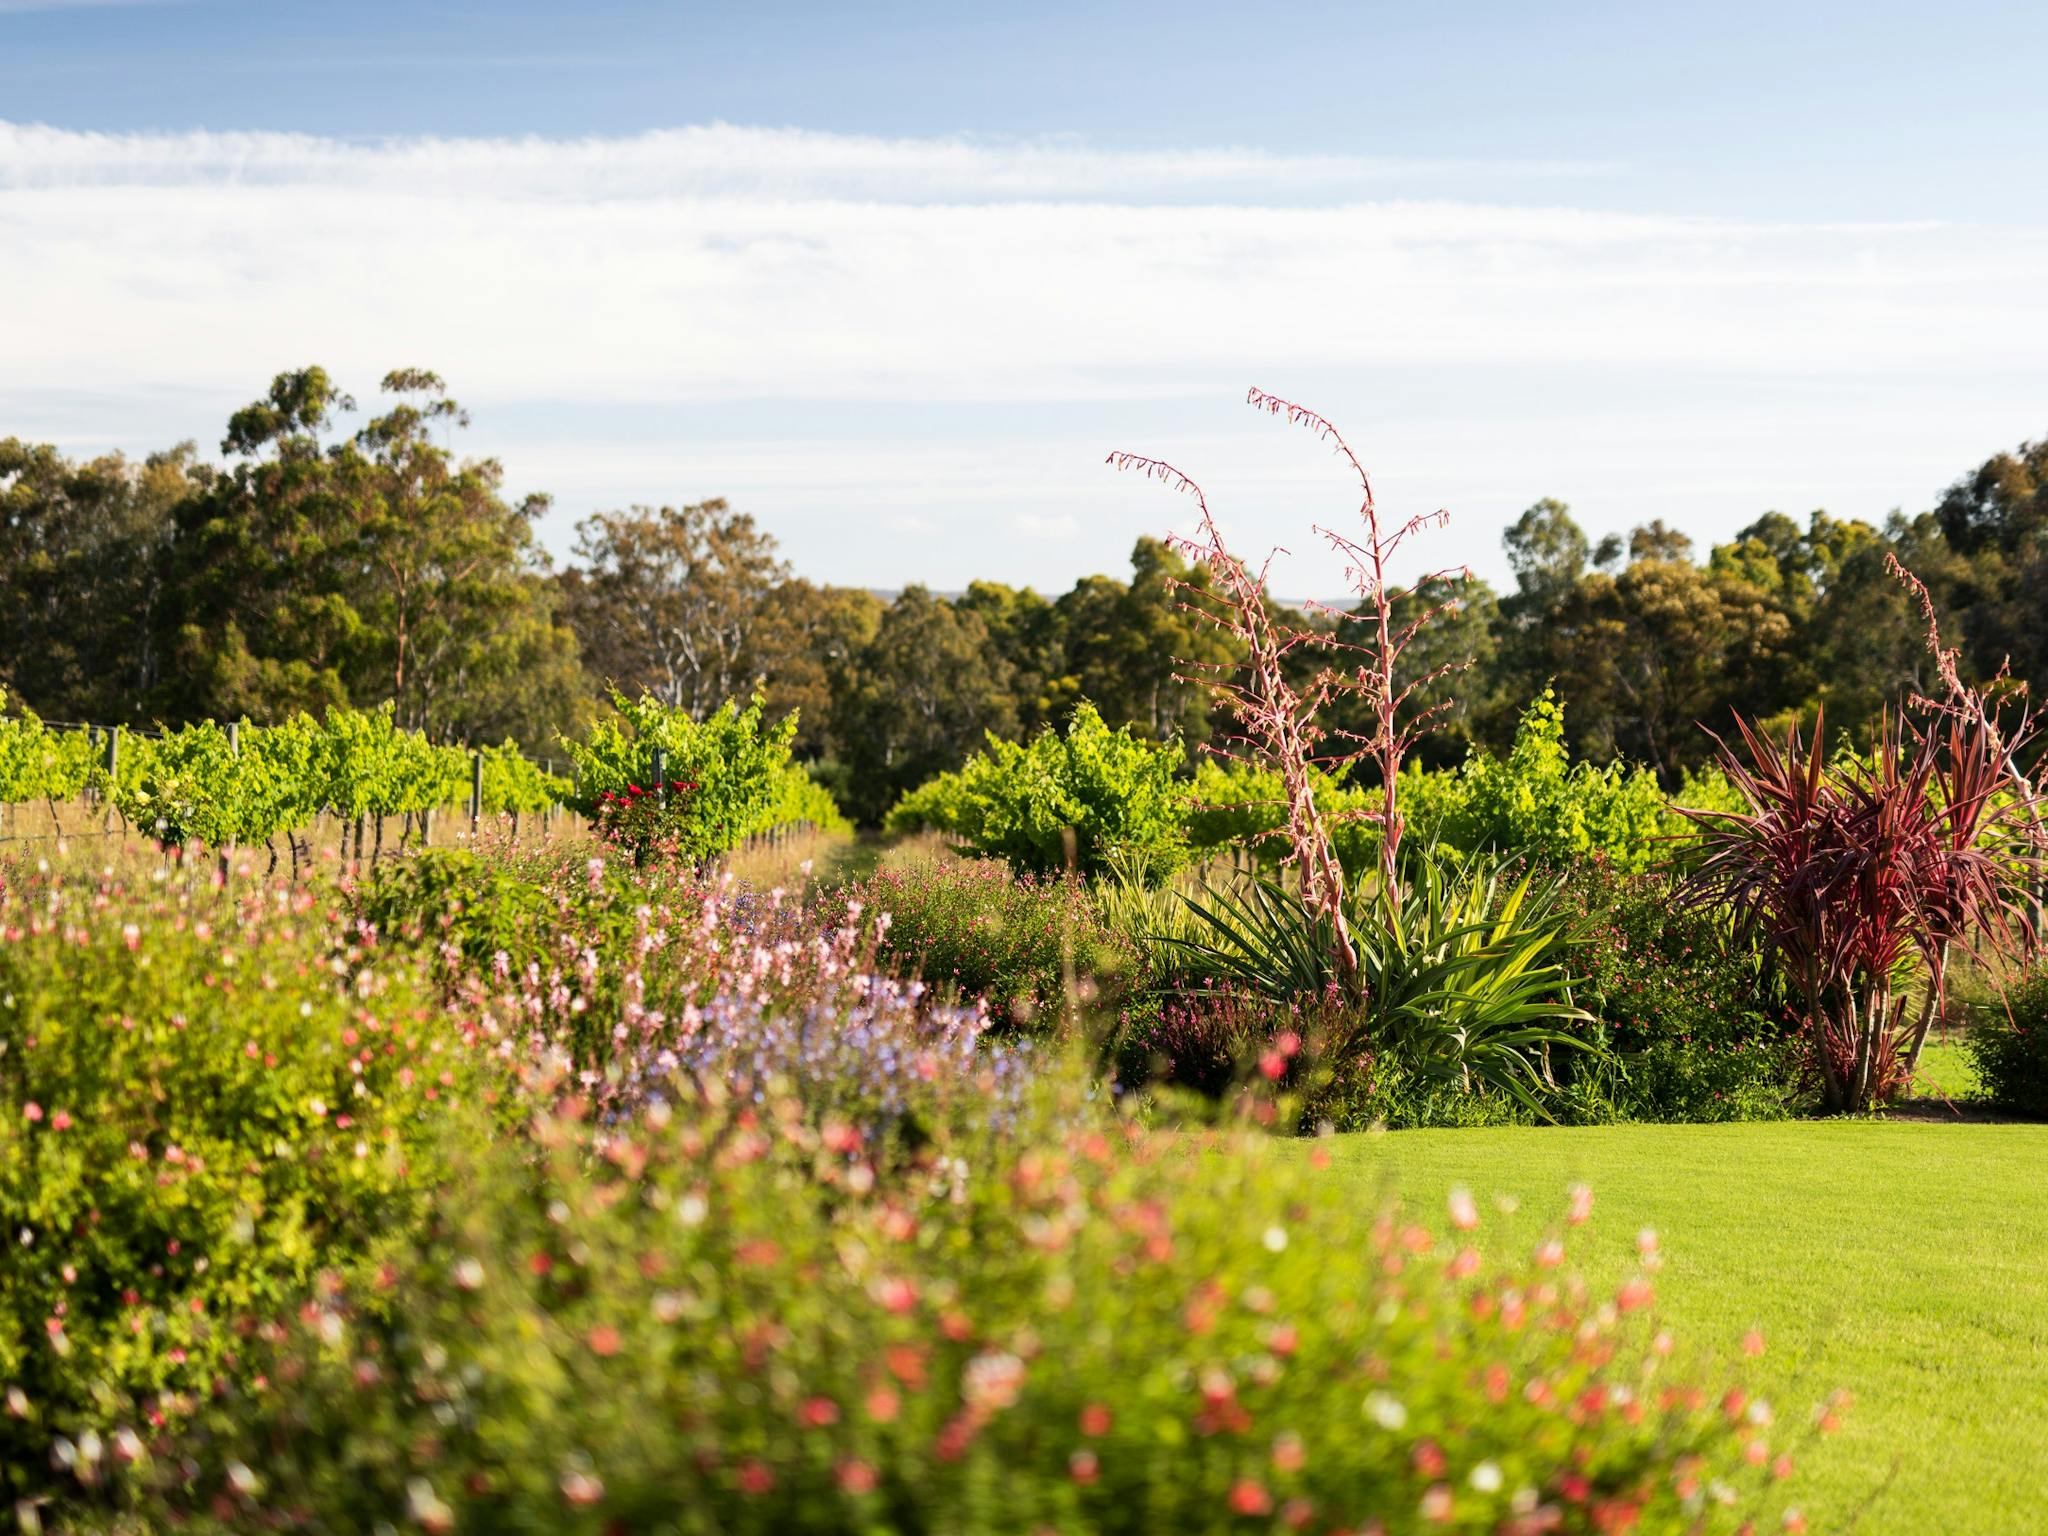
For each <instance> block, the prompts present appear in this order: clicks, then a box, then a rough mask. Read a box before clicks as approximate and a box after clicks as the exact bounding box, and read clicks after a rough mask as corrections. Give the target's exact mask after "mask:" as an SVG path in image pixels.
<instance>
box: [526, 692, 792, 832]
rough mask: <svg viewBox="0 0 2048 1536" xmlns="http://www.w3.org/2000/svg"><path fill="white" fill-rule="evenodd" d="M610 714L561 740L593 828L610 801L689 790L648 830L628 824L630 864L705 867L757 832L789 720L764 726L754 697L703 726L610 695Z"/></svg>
mask: <svg viewBox="0 0 2048 1536" xmlns="http://www.w3.org/2000/svg"><path fill="white" fill-rule="evenodd" d="M612 706H613V708H614V709H615V710H616V711H617V718H615V719H605V720H600V721H598V722H597V723H595V724H594V725H592V726H591V728H590V731H589V734H588V739H587V740H585V741H580V742H578V741H571V740H569V739H568V738H566V737H564V738H563V745H564V746H565V747H566V748H567V750H568V752H569V754H570V756H571V757H573V758H574V759H575V762H576V766H577V769H578V789H577V794H576V799H575V800H574V802H573V803H574V804H575V806H576V808H577V809H578V810H579V811H581V812H582V813H583V814H584V815H585V816H588V817H589V818H591V819H592V820H593V821H595V820H598V819H599V815H600V812H601V810H602V809H603V807H604V806H605V804H606V803H607V798H606V797H608V796H609V797H613V799H614V801H615V802H616V800H617V799H619V798H621V797H625V798H639V797H640V795H641V794H643V793H644V792H648V791H651V790H653V789H654V787H655V786H656V783H657V780H660V781H661V782H663V783H676V784H682V785H686V786H688V788H687V790H686V791H685V792H683V793H678V794H673V795H669V796H667V797H665V798H664V799H663V800H662V801H661V802H660V804H661V806H662V814H661V815H660V816H658V817H656V818H654V819H653V820H652V822H651V823H650V824H648V825H647V826H645V827H641V826H640V825H639V824H638V823H637V822H636V823H635V828H634V831H633V833H632V836H633V841H631V842H630V843H629V845H628V846H629V848H630V850H631V852H632V853H633V854H634V856H635V857H636V858H645V857H647V856H648V855H649V854H653V853H657V852H659V853H662V854H664V855H666V856H669V857H673V858H678V859H682V860H686V861H690V862H702V861H704V860H707V859H710V858H713V857H715V856H716V855H718V854H721V853H724V852H726V851H727V850H728V849H730V848H732V847H733V846H734V845H735V844H736V843H738V842H739V840H740V839H741V838H743V837H745V836H746V835H747V834H748V833H749V832H752V831H754V830H756V829H757V828H758V827H760V826H761V825H763V821H762V818H763V817H764V816H765V815H767V814H768V812H769V810H770V808H771V807H772V806H773V805H774V804H775V800H776V796H777V794H778V792H779V791H780V787H781V776H782V773H783V770H784V767H785V765H786V764H787V763H788V761H789V744H790V741H791V739H792V738H793V737H794V736H795V735H796V716H795V715H794V714H792V715H790V716H789V717H788V718H787V719H785V720H783V722H782V723H781V724H780V725H776V726H769V725H766V724H764V723H763V719H762V711H763V709H764V708H765V705H764V702H763V700H762V699H761V698H760V696H759V695H758V694H757V695H756V696H755V697H754V699H753V701H752V702H751V703H749V704H748V705H747V707H746V708H745V709H742V708H740V707H739V705H738V704H737V703H734V702H732V701H730V700H728V701H727V702H726V703H724V704H722V705H720V706H719V708H718V709H717V711H716V712H715V713H713V714H712V715H710V716H709V717H708V718H706V719H704V720H701V721H699V720H692V719H691V718H690V716H689V714H688V713H687V712H685V711H684V710H681V709H676V708H673V707H671V706H669V705H667V704H664V703H662V702H661V701H660V700H659V699H657V698H655V697H654V696H653V695H652V694H643V695H641V696H640V697H639V698H638V699H630V698H628V697H626V696H625V695H624V694H622V693H618V692H614V693H613V694H612ZM657 758H659V760H660V767H661V773H659V774H657V772H656V766H657Z"/></svg>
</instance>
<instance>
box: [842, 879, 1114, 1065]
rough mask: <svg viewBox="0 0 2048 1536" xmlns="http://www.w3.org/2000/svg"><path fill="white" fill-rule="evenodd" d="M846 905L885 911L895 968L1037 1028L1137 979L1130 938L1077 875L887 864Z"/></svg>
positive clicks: (1110, 999) (884, 944) (884, 958)
mask: <svg viewBox="0 0 2048 1536" xmlns="http://www.w3.org/2000/svg"><path fill="white" fill-rule="evenodd" d="M839 901H840V903H841V905H840V906H839V907H838V908H836V909H834V908H829V907H828V909H827V918H828V920H836V919H835V917H834V913H835V910H836V911H837V912H843V911H844V903H846V902H854V903H858V904H859V905H860V906H862V907H864V908H865V909H866V910H867V911H868V912H869V913H870V914H885V915H886V916H887V917H888V919H889V924H888V927H887V928H886V929H885V930H883V931H882V932H881V933H880V934H879V935H878V938H877V959H878V960H879V961H880V962H881V963H882V964H883V965H885V966H886V967H887V968H889V969H890V970H892V971H895V972H897V973H899V974H903V975H909V976H916V977H918V978H920V979H922V980H923V981H925V982H927V983H929V984H930V985H932V986H935V987H941V988H951V989H956V990H957V991H958V992H959V993H960V994H961V995H962V996H963V997H970V998H980V999H982V1000H983V1001H985V1002H986V1003H987V1005H988V1009H989V1012H990V1013H991V1015H992V1016H993V1017H995V1018H996V1019H997V1020H999V1021H1005V1020H1006V1021H1010V1022H1014V1023H1017V1024H1022V1025H1028V1024H1032V1023H1033V1022H1034V1021H1038V1022H1039V1023H1040V1024H1041V1026H1042V1025H1043V1024H1045V1023H1048V1022H1050V1021H1052V1020H1055V1019H1057V1018H1059V1017H1060V1016H1061V1013H1062V1010H1063V1009H1064V1007H1065V1004H1066V1000H1067V986H1068V983H1069V981H1070V980H1071V981H1072V982H1073V983H1074V985H1075V986H1076V988H1077V994H1078V996H1077V1000H1078V1001H1081V1002H1085V1003H1091V1004H1093V1003H1098V1002H1099V1003H1102V1004H1103V1005H1104V1006H1107V1007H1113V1006H1115V1005H1116V1004H1117V1003H1118V1002H1119V1001H1120V1000H1121V999H1122V998H1123V997H1125V996H1126V995H1127V994H1128V993H1129V992H1130V991H1131V990H1132V989H1133V988H1135V987H1136V986H1138V985H1139V984H1140V983H1141V982H1142V979H1143V971H1144V962H1143V959H1142V956H1141V955H1140V953H1139V951H1138V947H1137V944H1136V943H1135V941H1134V940H1132V939H1131V938H1130V937H1129V936H1127V935H1124V934H1119V933H1117V932H1115V931H1113V930H1112V929H1111V928H1110V927H1109V926H1108V924H1106V923H1105V922H1104V921H1103V920H1102V916H1101V913H1100V911H1099V909H1098V907H1097V905H1096V902H1095V900H1094V898H1093V896H1092V895H1091V894H1090V892H1089V890H1088V888H1087V887H1086V886H1085V885H1083V884H1081V883H1080V882H1079V881H1075V880H1061V879H1036V878H1033V877H1031V876H1029V875H1017V874H1012V873H1011V872H1010V870H1009V869H1007V868H1006V867H1004V866H1003V865H1001V864H984V863H976V862H962V861H956V860H943V861H939V862H934V863H926V864H917V865H912V866H909V867H906V868H900V869H884V870H882V871H880V872H878V873H877V874H875V875H874V876H872V877H871V878H869V879H868V880H866V881H863V882H862V883H861V884H860V885H858V886H855V887H853V888H852V889H851V890H850V891H849V892H848V893H846V895H845V896H843V897H841V898H839Z"/></svg>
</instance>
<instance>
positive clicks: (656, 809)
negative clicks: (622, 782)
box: [595, 779, 702, 854]
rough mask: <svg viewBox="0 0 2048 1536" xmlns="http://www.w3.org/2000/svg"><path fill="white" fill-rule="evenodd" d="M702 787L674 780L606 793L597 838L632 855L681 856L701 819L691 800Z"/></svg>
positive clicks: (599, 801) (600, 806)
mask: <svg viewBox="0 0 2048 1536" xmlns="http://www.w3.org/2000/svg"><path fill="white" fill-rule="evenodd" d="M701 787H702V786H700V785H699V784H698V783H697V781H696V780H694V779H670V780H669V781H668V782H667V783H666V784H649V785H647V786H646V787H645V788H642V787H641V786H640V785H638V784H628V785H627V786H626V787H625V788H623V789H619V790H610V789H608V790H605V791H604V792H603V793H602V794H600V795H599V796H598V797H597V816H596V818H595V819H596V822H597V834H598V836H599V837H602V838H603V839H604V840H605V841H606V842H608V843H610V844H612V845H613V846H614V847H617V848H623V849H625V850H626V851H627V852H628V853H634V854H645V853H648V852H656V851H659V852H662V853H667V854H678V853H680V852H681V850H682V848H683V846H684V844H685V843H686V842H687V841H688V840H689V838H690V834H691V824H692V823H693V822H694V821H695V820H696V816H697V812H696V808H695V807H694V806H692V805H691V803H690V797H691V796H693V795H694V794H696V792H697V791H698V789H699V788H701Z"/></svg>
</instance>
